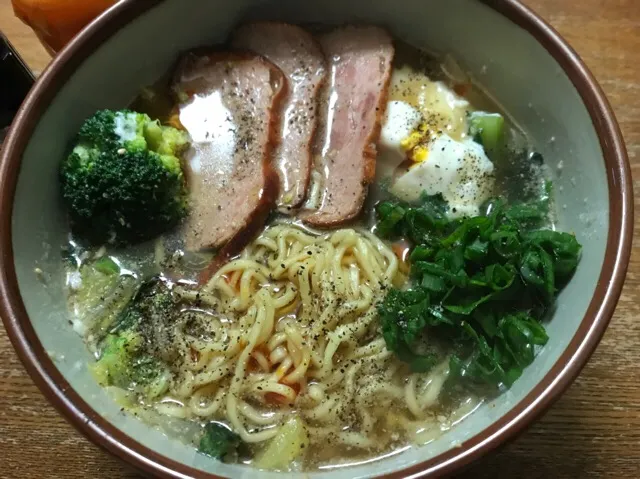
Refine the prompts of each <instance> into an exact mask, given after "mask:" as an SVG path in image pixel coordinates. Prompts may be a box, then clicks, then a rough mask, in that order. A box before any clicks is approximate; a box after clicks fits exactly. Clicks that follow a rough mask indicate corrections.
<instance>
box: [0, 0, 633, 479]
mask: <svg viewBox="0 0 640 479" xmlns="http://www.w3.org/2000/svg"><path fill="white" fill-rule="evenodd" d="M78 1H80V0H78ZM528 3H529V4H530V5H531V6H532V7H533V8H534V9H535V10H537V11H538V12H539V13H540V14H542V16H543V17H545V18H546V19H548V20H549V21H550V22H551V24H552V25H553V26H555V27H556V28H557V29H558V30H559V31H560V33H561V34H563V35H564V36H565V38H566V39H567V40H568V41H569V42H570V43H571V44H572V45H573V46H574V47H575V48H576V50H577V51H578V53H579V54H581V55H582V58H584V60H585V61H586V63H587V65H588V66H589V67H590V68H591V69H592V71H593V73H594V74H595V76H596V78H598V79H599V81H600V84H601V85H602V86H603V88H604V90H605V92H606V93H607V95H608V97H609V99H610V101H611V102H612V104H613V107H614V109H615V111H616V114H617V117H618V120H619V122H620V125H621V127H622V132H623V134H624V137H625V139H626V142H627V148H628V150H629V157H630V159H631V166H632V171H633V175H634V179H635V181H634V189H635V192H636V198H637V200H636V208H637V209H638V211H640V0H608V1H606V2H605V1H603V0H529V1H528ZM0 30H2V31H3V32H4V33H5V35H6V36H7V37H8V38H9V39H10V40H11V42H12V43H13V44H14V45H15V46H16V48H17V49H18V51H19V52H20V53H21V55H22V56H23V57H24V58H25V60H26V61H27V63H28V64H29V65H30V66H31V68H33V69H34V70H36V71H41V70H42V69H43V68H44V67H45V66H46V65H47V63H48V62H49V56H48V55H47V54H46V52H45V51H44V49H43V48H42V47H41V46H40V44H39V43H38V41H37V40H36V38H35V36H34V35H33V33H32V32H31V31H30V30H29V29H28V28H27V27H25V26H23V25H22V24H21V23H20V22H19V21H18V20H16V19H15V18H14V17H13V15H12V11H11V6H10V0H0ZM639 288H640V248H639V247H638V246H637V245H636V246H635V247H634V248H633V253H632V257H631V265H630V268H629V275H628V277H627V283H626V286H625V289H624V291H623V293H622V297H621V298H620V303H619V306H618V310H617V312H616V315H615V317H614V318H613V320H612V322H611V326H610V327H609V330H608V331H607V333H606V334H605V336H604V339H603V341H602V343H601V344H600V346H599V348H598V350H597V351H596V353H595V354H594V356H593V358H592V359H591V361H590V363H589V364H588V365H587V366H586V368H585V369H584V371H583V373H582V375H581V376H580V377H579V378H578V380H577V381H576V382H575V383H574V385H573V386H572V387H571V388H570V389H569V391H568V392H567V393H566V394H565V395H564V396H563V397H562V398H561V399H560V400H559V401H558V403H557V404H556V405H555V406H554V407H553V408H552V409H551V410H550V411H549V412H548V413H547V414H546V416H545V417H544V418H543V419H542V420H541V421H539V422H538V423H537V424H535V425H534V426H533V427H532V428H531V429H529V431H528V432H526V433H525V434H524V435H523V436H522V437H521V438H520V439H518V440H517V441H516V442H514V443H512V444H510V445H509V446H507V447H505V448H504V449H503V450H502V451H501V452H499V453H497V454H495V455H492V456H491V457H487V458H486V459H484V460H482V461H481V462H479V463H478V464H476V465H474V466H473V467H472V468H471V469H470V470H469V471H468V472H466V473H465V474H462V475H461V476H460V477H462V478H484V477H486V478H494V477H503V478H516V477H517V478H523V479H527V478H571V479H574V478H586V477H596V478H603V477H610V478H623V477H628V478H640V290H639ZM636 315H637V316H636ZM138 477H140V476H139V475H138V474H137V473H135V472H134V471H133V470H132V469H131V468H130V467H128V466H127V465H125V464H123V463H121V462H120V461H118V460H117V459H114V458H113V457H111V456H109V455H107V454H106V453H104V452H103V451H101V450H100V449H99V448H98V447H96V446H94V445H93V444H91V443H90V442H89V441H87V440H86V439H84V437H82V436H81V435H80V434H79V433H78V432H76V430H75V429H74V428H73V427H71V426H70V425H69V424H67V423H66V422H65V421H64V419H62V417H60V416H59V415H58V413H57V412H56V411H55V410H54V409H53V408H52V407H51V406H50V405H49V403H48V402H47V401H46V400H45V399H44V398H43V396H42V395H41V394H40V391H39V390H38V389H37V388H36V387H35V386H34V385H33V383H32V382H31V379H30V378H29V376H28V375H27V374H26V373H25V371H24V369H23V367H22V365H21V363H20V361H19V360H18V358H17V357H16V355H15V353H14V352H13V349H12V347H11V344H10V343H9V340H8V339H7V337H6V335H5V333H4V330H3V329H2V328H0V478H22V479H27V478H33V479H44V478H68V479H73V478H78V479H80V478H82V479H85V478H92V479H103V478H105V479H106V478H109V479H113V478H138Z"/></svg>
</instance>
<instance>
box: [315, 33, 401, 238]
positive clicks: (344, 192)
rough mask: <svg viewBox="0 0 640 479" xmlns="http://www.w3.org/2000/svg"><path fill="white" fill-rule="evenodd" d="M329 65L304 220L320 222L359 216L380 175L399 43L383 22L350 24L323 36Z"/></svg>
mask: <svg viewBox="0 0 640 479" xmlns="http://www.w3.org/2000/svg"><path fill="white" fill-rule="evenodd" d="M319 41H320V44H321V46H322V49H323V51H324V54H325V57H326V58H327V61H328V68H329V71H330V74H329V78H328V82H327V83H328V84H327V87H326V88H325V89H324V91H323V97H322V98H321V99H320V104H321V105H323V109H322V110H321V112H320V122H319V131H318V135H317V138H318V141H317V142H316V145H315V150H314V162H315V163H314V173H313V175H314V178H313V181H312V186H311V189H310V193H309V199H308V200H307V203H306V206H307V207H308V208H310V209H315V211H313V212H311V213H309V214H308V215H305V217H304V221H305V222H306V223H308V224H310V225H313V226H317V227H330V226H336V225H340V224H342V223H344V222H346V221H349V220H351V219H353V218H354V217H356V216H357V215H358V214H359V213H360V211H361V209H362V205H363V203H364V200H365V197H366V194H367V189H368V185H369V183H371V182H372V181H373V179H374V177H375V161H376V143H377V141H378V137H379V135H380V122H381V118H382V117H383V115H384V109H385V106H386V98H387V90H388V87H389V80H390V77H391V62H392V61H393V56H394V48H393V43H392V39H391V36H390V35H389V34H388V33H387V32H386V31H384V30H383V29H381V28H378V27H371V26H358V27H357V26H348V27H343V28H339V29H337V30H334V31H332V32H330V33H327V34H324V35H321V36H320V37H319Z"/></svg>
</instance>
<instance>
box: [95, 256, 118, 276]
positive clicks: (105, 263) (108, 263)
mask: <svg viewBox="0 0 640 479" xmlns="http://www.w3.org/2000/svg"><path fill="white" fill-rule="evenodd" d="M93 267H94V268H95V269H97V270H98V271H100V272H101V273H102V274H120V266H118V264H117V263H116V262H115V261H113V260H112V259H111V258H109V257H108V256H103V257H101V258H100V259H98V260H97V261H96V262H95V263H94V264H93Z"/></svg>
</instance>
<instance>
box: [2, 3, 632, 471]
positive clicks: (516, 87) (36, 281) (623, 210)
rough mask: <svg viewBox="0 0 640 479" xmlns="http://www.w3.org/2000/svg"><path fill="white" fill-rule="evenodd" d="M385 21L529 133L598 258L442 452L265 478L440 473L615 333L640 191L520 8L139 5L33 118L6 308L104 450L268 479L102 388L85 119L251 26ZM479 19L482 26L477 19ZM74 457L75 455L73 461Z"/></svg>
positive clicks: (24, 128) (482, 447)
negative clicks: (82, 202)
mask: <svg viewBox="0 0 640 479" xmlns="http://www.w3.org/2000/svg"><path fill="white" fill-rule="evenodd" d="M254 18H265V19H270V20H274V19H275V20H285V21H291V22H296V23H319V24H328V25H332V24H344V23H372V24H378V25H381V26H384V27H386V28H387V29H389V31H391V32H392V33H393V34H394V35H396V36H397V37H399V38H401V39H403V40H405V41H407V42H408V43H410V44H412V45H414V46H416V47H418V48H422V49H425V50H428V51H433V52H439V53H450V54H452V55H453V56H455V58H456V59H457V60H458V61H459V62H460V64H461V66H462V67H463V68H464V69H465V70H466V71H468V72H469V73H470V74H471V75H472V76H473V77H474V78H475V79H476V80H477V81H478V83H479V84H480V85H482V87H483V88H484V89H485V90H486V92H487V94H489V95H490V96H492V97H493V98H495V99H496V101H497V102H498V103H499V104H500V105H501V106H502V107H504V110H505V111H507V112H509V113H510V114H511V115H512V116H513V118H514V119H515V120H516V121H517V122H518V123H519V124H520V125H521V126H522V127H523V128H524V130H526V131H527V132H528V134H529V135H530V136H531V138H532V140H533V143H535V144H536V145H537V147H538V149H539V150H540V153H542V155H543V156H544V158H545V159H546V161H547V163H548V166H549V170H550V171H551V175H552V179H553V181H554V184H555V200H556V205H557V225H558V227H559V228H560V229H561V230H563V231H570V232H574V233H575V234H576V236H577V237H578V238H580V241H581V243H582V245H583V254H582V261H581V263H580V265H579V267H578V269H577V271H576V273H575V276H574V277H573V279H572V281H571V282H570V283H569V285H568V286H567V287H566V288H565V289H564V290H563V291H562V293H561V295H560V296H559V298H558V302H557V307H556V309H555V312H554V316H553V318H552V320H551V321H550V322H549V323H548V326H547V328H548V332H549V337H550V340H549V342H548V343H547V345H546V346H545V347H544V348H543V349H542V350H541V352H540V354H539V355H538V357H537V359H536V360H535V362H534V363H533V364H532V365H531V366H529V367H528V368H527V369H526V370H525V372H524V374H523V376H522V377H521V378H520V379H519V380H518V381H517V382H516V383H515V384H514V385H513V386H512V387H511V388H510V389H509V390H508V391H506V392H504V393H503V394H501V395H500V396H498V397H496V398H495V399H493V400H490V401H487V402H485V403H484V404H483V405H482V406H481V407H480V408H479V409H478V410H477V411H476V412H475V413H474V414H473V415H471V416H470V417H468V418H467V419H465V420H464V421H462V422H461V423H460V424H458V425H456V426H455V427H453V428H451V429H450V430H449V431H447V432H445V433H444V434H443V435H442V436H441V437H439V438H437V439H436V440H434V441H432V442H430V443H428V444H426V445H423V446H419V447H412V448H409V449H407V450H406V451H403V452H401V453H399V454H395V455H393V456H390V457H386V458H381V459H379V460H377V461H374V462H362V463H357V464H353V465H351V466H350V467H348V468H331V467H327V468H324V469H321V470H318V471H313V472H309V473H307V474H298V473H279V474H276V473H270V472H263V473H261V477H265V478H269V477H276V475H277V476H278V477H282V476H284V477H312V478H318V479H319V478H336V479H337V478H369V477H377V476H386V477H398V478H399V477H437V476H441V475H446V474H451V473H452V472H454V471H456V470H458V469H460V468H461V467H463V466H465V465H468V464H469V463H471V462H472V461H474V460H475V459H477V458H479V457H480V456H482V455H484V454H486V453H488V452H490V451H492V450H493V449H495V448H496V447H497V446H499V445H500V444H503V443H504V442H506V441H508V440H510V439H512V438H514V437H515V436H516V435H517V434H518V433H520V432H522V431H523V430H524V429H525V428H526V427H527V426H528V425H529V424H531V422H532V421H533V420H535V419H536V418H537V417H538V416H540V414H542V413H543V412H544V411H545V410H546V409H547V408H548V407H549V406H551V404H552V403H553V402H554V401H555V400H556V399H558V397H559V396H560V395H561V394H562V393H563V391H564V390H565V389H566V388H567V387H568V386H569V385H570V383H571V382H572V381H573V380H574V379H575V378H576V376H577V375H578V374H579V372H580V370H581V369H582V367H583V366H584V365H585V363H586V362H587V360H588V359H589V357H590V355H591V354H592V353H593V351H594V349H595V348H596V346H597V344H598V342H599V341H600V338H601V337H602V335H603V333H604V331H605V329H606V327H607V324H608V322H609V320H610V319H611V316H612V314H613V312H614V309H615V306H616V302H617V300H618V297H619V295H620V291H621V288H622V285H623V282H624V277H625V273H626V269H627V264H628V260H629V254H630V247H631V236H632V223H633V211H632V204H633V203H632V187H631V178H630V172H629V165H628V160H627V157H626V152H625V148H624V144H623V140H622V137H621V134H620V131H619V128H618V125H617V123H616V120H615V118H614V115H613V113H612V111H611V107H610V106H609V104H608V102H607V100H606V99H605V97H604V95H603V93H602V91H601V89H600V87H599V86H598V85H597V83H596V82H595V80H594V79H593V77H592V76H591V74H590V73H589V71H588V70H587V68H586V67H585V65H584V64H583V63H582V62H581V60H580V59H579V58H578V56H577V55H576V53H575V52H574V51H573V50H572V49H571V48H570V47H569V46H568V45H567V44H566V43H565V42H564V41H563V40H562V39H561V38H560V37H559V35H558V34H557V33H556V32H555V31H554V30H553V29H552V28H551V27H550V26H549V25H547V24H546V23H544V21H542V20H541V19H540V18H539V17H537V16H536V15H535V14H534V13H532V12H531V11H530V10H528V9H527V8H526V7H524V6H522V5H521V4H520V3H518V2H516V1H514V0H485V1H477V0H451V1H449V2H436V1H414V0H397V1H395V2H393V5H391V4H390V3H389V2H388V1H386V0H352V1H350V2H344V1H338V0H325V1H308V2H299V1H290V0H285V1H259V0H237V1H235V2H225V1H222V0H219V1H213V0H212V1H209V2H182V1H180V0H165V1H154V0H149V1H146V0H143V1H133V0H130V1H123V2H120V3H118V4H117V5H116V6H114V7H112V8H111V9H110V10H108V11H107V12H105V13H104V14H103V15H101V16H100V17H99V18H98V19H96V20H95V21H94V22H93V23H92V24H91V25H89V26H88V27H87V28H86V29H85V30H84V31H83V32H82V33H81V34H80V35H79V36H77V37H76V38H75V39H74V40H73V41H72V42H71V43H70V44H69V45H68V46H67V47H66V48H65V49H64V50H63V51H62V52H61V53H60V54H59V55H58V56H57V57H56V58H55V59H54V60H53V62H52V64H51V65H50V66H49V68H48V69H47V70H46V71H45V72H44V73H43V74H42V76H41V77H40V78H39V80H38V82H37V84H36V86H35V87H34V88H33V90H32V91H31V93H30V95H29V96H28V98H27V100H26V101H25V103H24V104H23V106H22V109H21V110H20V112H19V114H18V116H17V117H16V119H15V121H14V123H13V126H12V128H11V131H10V133H9V136H8V138H7V140H6V142H5V144H4V147H3V152H2V164H1V174H0V208H1V209H0V211H2V215H1V217H0V221H1V224H0V250H1V255H0V312H1V314H2V318H3V320H4V324H5V327H6V329H7V331H8V334H9V336H10V338H11V341H12V342H13V344H14V346H15V348H16V351H17V352H18V355H19V356H20V358H21V359H22V361H23V363H24V364H25V367H26V368H27V370H28V371H29V373H30V374H31V376H32V377H33V379H34V381H35V382H36V384H37V385H38V386H39V387H40V389H41V390H42V391H43V393H44V394H45V395H46V396H47V397H48V398H49V400H50V401H51V402H52V403H53V405H54V406H55V407H56V408H58V409H59V410H60V412H61V413H62V414H64V415H65V416H66V417H67V418H68V419H69V420H70V421H71V422H72V423H73V424H74V425H75V426H76V427H77V428H78V429H79V430H80V431H81V432H82V433H83V434H85V435H86V436H87V437H88V438H89V439H91V440H92V441H94V442H95V443H97V444H98V445H100V446H101V447H103V448H104V449H106V450H107V451H109V452H110V453H112V454H114V455H116V456H118V457H120V458H122V459H124V460H125V461H127V462H129V463H131V464H132V465H134V466H135V467H137V468H139V469H140V470H142V471H145V472H146V473H150V474H153V475H156V476H158V477H166V478H178V477H180V478H184V477H250V476H251V475H252V474H255V471H254V470H252V469H250V468H247V467H245V466H241V465H232V464H223V463H221V462H218V461H215V460H213V459H211V458H209V457H206V456H204V455H201V454H198V453H197V452H196V451H195V449H194V448H193V447H192V446H188V445H185V444H183V443H181V442H179V441H177V440H175V439H170V438H168V437H167V436H165V435H164V434H162V433H161V432H160V431H158V430H156V429H153V428H150V427H149V426H147V425H145V424H143V423H142V422H140V421H138V420H137V419H136V418H134V417H132V416H128V415H124V414H122V413H121V412H120V408H119V406H118V405H117V404H116V403H115V402H114V401H113V400H112V399H111V398H110V397H109V396H108V395H107V394H106V393H105V392H104V391H103V390H102V389H101V388H100V387H99V386H98V385H97V384H96V383H95V381H94V379H93V378H92V377H91V376H90V374H89V372H88V370H87V368H86V363H87V361H88V360H89V358H90V354H89V352H88V351H87V350H86V348H85V347H84V345H83V342H82V339H81V337H80V336H79V335H78V334H76V333H75V332H74V331H73V328H72V327H71V326H70V324H69V317H68V312H67V308H66V299H65V296H64V292H63V265H62V259H61V258H60V254H59V248H60V246H61V245H63V244H64V243H65V242H66V234H67V226H66V218H65V214H64V210H63V208H62V205H61V200H60V198H59V184H58V167H59V163H60V160H61V158H62V157H63V156H64V155H65V152H66V151H67V148H68V145H69V142H70V141H71V140H72V138H73V136H74V134H75V132H76V131H77V130H78V128H79V126H80V125H81V123H82V121H83V120H84V119H85V118H86V117H88V116H89V115H91V114H92V113H93V112H94V111H95V110H97V109H100V108H120V107H122V106H123V105H126V104H128V103H129V102H130V101H131V99H132V98H133V97H134V96H135V94H136V92H137V91H138V89H139V88H140V87H141V86H143V85H147V84H150V83H152V82H153V81H154V79H156V78H158V77H160V76H161V75H162V74H163V73H164V72H165V71H166V70H167V69H168V68H170V66H171V65H172V63H173V62H174V61H175V58H176V57H177V56H178V54H179V53H180V52H182V51H184V50H186V49H189V48H192V47H195V46H199V45H203V44H216V43H219V42H222V41H224V39H225V38H226V36H227V35H228V33H229V31H230V30H231V29H232V28H233V27H234V26H235V25H236V24H237V23H239V22H241V21H243V20H245V19H254ZM470 19H473V21H470ZM71 454H73V451H71V450H70V451H69V455H71Z"/></svg>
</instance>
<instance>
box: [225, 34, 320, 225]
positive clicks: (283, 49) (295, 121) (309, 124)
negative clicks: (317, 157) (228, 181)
mask: <svg viewBox="0 0 640 479" xmlns="http://www.w3.org/2000/svg"><path fill="white" fill-rule="evenodd" d="M231 44H232V46H234V47H236V48H239V49H244V50H250V51H253V52H256V53H259V54H260V55H264V56H265V57H266V58H267V59H268V60H269V61H271V62H273V63H274V64H275V65H276V66H277V67H279V68H280V69H281V70H282V72H283V73H284V74H285V75H286V77H287V80H288V84H289V89H288V92H287V95H286V98H285V99H284V102H283V105H282V108H283V111H282V114H281V121H282V122H281V125H280V127H281V129H280V132H281V136H282V143H281V144H280V146H279V148H277V150H276V151H275V153H274V166H275V167H276V170H277V172H278V175H279V177H280V195H279V197H278V201H277V203H278V207H279V209H280V210H281V211H283V212H285V213H286V212H288V211H290V210H292V209H293V208H297V207H299V206H300V205H301V204H302V202H303V201H304V199H305V196H306V192H307V187H308V186H309V177H310V174H311V167H312V159H311V146H312V139H313V136H314V133H315V131H316V125H317V97H318V91H319V89H320V86H321V85H322V83H323V81H324V78H325V75H326V69H325V60H324V55H323V54H322V50H321V49H320V46H319V45H318V43H317V42H316V41H315V40H314V38H313V36H312V35H311V34H310V33H308V32H307V31H306V30H304V29H302V28H300V27H298V26H295V25H289V24H286V23H273V22H259V23H250V24H246V25H243V26H241V27H240V28H238V29H237V30H236V31H235V33H234V35H233V37H232V41H231Z"/></svg>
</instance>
